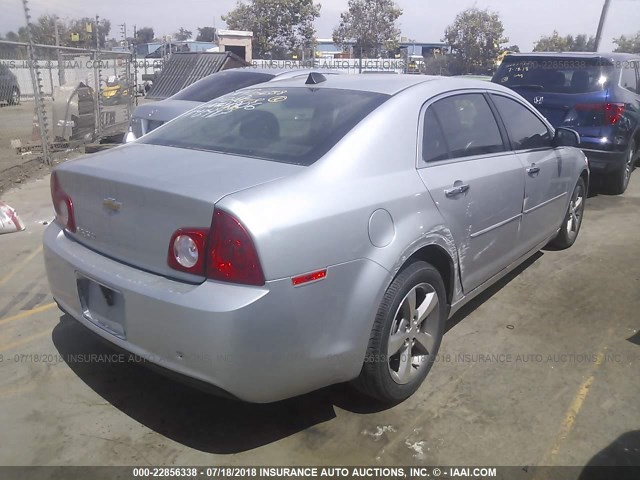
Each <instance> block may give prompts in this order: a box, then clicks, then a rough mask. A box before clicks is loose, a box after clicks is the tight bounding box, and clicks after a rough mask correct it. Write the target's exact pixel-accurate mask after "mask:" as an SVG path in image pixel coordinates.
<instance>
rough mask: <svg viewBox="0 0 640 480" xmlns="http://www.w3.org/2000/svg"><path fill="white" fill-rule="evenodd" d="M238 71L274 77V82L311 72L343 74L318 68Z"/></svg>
mask: <svg viewBox="0 0 640 480" xmlns="http://www.w3.org/2000/svg"><path fill="white" fill-rule="evenodd" d="M234 70H237V71H239V72H255V73H264V74H267V75H273V77H274V78H273V79H272V80H278V79H281V78H290V77H295V76H298V75H308V74H309V73H311V72H318V71H320V72H322V73H325V74H326V73H328V74H331V75H340V74H341V73H342V72H340V71H338V70H328V69H324V68H323V69H318V68H279V67H274V68H265V67H255V66H252V67H241V68H238V69H234Z"/></svg>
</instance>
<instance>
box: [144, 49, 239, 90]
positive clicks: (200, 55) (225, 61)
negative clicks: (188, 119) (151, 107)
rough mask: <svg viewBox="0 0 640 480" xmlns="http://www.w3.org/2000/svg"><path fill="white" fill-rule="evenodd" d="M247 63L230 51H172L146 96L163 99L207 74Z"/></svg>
mask: <svg viewBox="0 0 640 480" xmlns="http://www.w3.org/2000/svg"><path fill="white" fill-rule="evenodd" d="M249 65H250V64H249V63H247V62H245V61H244V60H242V59H241V58H240V57H238V56H236V55H234V54H233V53H231V52H219V53H218V52H196V53H174V54H173V55H171V57H169V60H168V61H167V62H166V64H165V65H164V67H163V68H162V71H161V72H160V73H159V74H158V76H157V77H156V78H155V79H154V81H153V86H152V87H151V90H149V93H148V94H147V98H149V99H154V100H163V99H165V98H168V97H170V96H171V95H173V94H175V93H178V92H179V91H180V90H182V89H183V88H185V87H188V86H189V85H191V84H192V83H194V82H196V81H197V80H200V79H201V78H204V77H206V76H207V75H211V74H212V73H216V72H219V71H221V70H227V69H229V68H236V67H245V66H249Z"/></svg>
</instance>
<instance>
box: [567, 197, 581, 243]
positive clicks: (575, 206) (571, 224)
mask: <svg viewBox="0 0 640 480" xmlns="http://www.w3.org/2000/svg"><path fill="white" fill-rule="evenodd" d="M583 213H584V189H583V188H582V185H577V186H576V188H575V190H574V191H573V196H572V197H571V202H569V218H568V219H567V224H566V229H567V233H568V234H569V235H577V233H578V230H579V229H580V224H581V223H582V214H583Z"/></svg>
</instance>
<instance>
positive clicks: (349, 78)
mask: <svg viewBox="0 0 640 480" xmlns="http://www.w3.org/2000/svg"><path fill="white" fill-rule="evenodd" d="M316 73H322V72H316ZM307 78H308V77H303V78H301V77H296V78H290V79H286V80H279V81H278V82H277V83H278V87H279V88H284V87H305V86H306V87H312V88H334V89H340V90H357V91H364V92H372V93H382V94H386V95H395V94H397V93H400V92H402V91H403V90H406V89H408V88H411V87H414V86H416V85H420V84H425V83H432V84H433V86H434V89H436V90H441V91H448V90H462V89H467V88H468V89H476V88H477V89H482V90H495V91H499V92H508V93H512V90H510V89H508V88H505V87H502V86H500V85H497V84H494V83H490V82H487V81H484V80H476V79H468V78H455V77H440V76H430V75H408V74H400V75H361V74H344V75H331V76H327V77H326V81H324V82H321V83H317V84H313V85H307V84H306V83H305V82H306V81H307ZM250 88H259V85H254V86H252V87H247V89H250Z"/></svg>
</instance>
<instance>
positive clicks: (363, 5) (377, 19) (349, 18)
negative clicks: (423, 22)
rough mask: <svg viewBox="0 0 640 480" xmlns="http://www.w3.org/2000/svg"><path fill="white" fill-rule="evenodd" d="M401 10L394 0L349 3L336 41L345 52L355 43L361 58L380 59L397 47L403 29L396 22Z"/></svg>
mask: <svg viewBox="0 0 640 480" xmlns="http://www.w3.org/2000/svg"><path fill="white" fill-rule="evenodd" d="M401 15H402V9H401V8H400V7H399V6H398V5H397V4H396V3H395V2H394V1H393V0H349V7H348V9H347V10H346V11H345V12H342V13H341V14H340V24H339V25H338V27H337V28H336V29H335V30H334V31H333V41H334V42H336V43H337V44H338V45H339V46H341V47H342V48H343V49H345V47H346V46H347V45H349V43H350V42H354V52H355V53H356V54H358V55H360V56H361V57H379V56H381V55H382V54H384V53H387V52H389V51H391V50H395V49H396V48H397V47H398V37H399V36H400V29H399V28H398V27H397V25H396V21H397V20H398V18H400V16H401Z"/></svg>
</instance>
